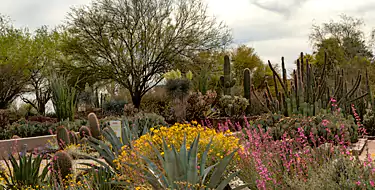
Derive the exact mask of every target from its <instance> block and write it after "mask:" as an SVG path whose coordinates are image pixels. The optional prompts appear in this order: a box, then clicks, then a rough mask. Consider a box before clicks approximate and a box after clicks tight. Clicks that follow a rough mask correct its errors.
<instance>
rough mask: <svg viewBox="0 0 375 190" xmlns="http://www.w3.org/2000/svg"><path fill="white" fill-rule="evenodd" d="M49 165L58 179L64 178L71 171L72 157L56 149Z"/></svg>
mask: <svg viewBox="0 0 375 190" xmlns="http://www.w3.org/2000/svg"><path fill="white" fill-rule="evenodd" d="M51 166H52V168H53V172H54V173H55V174H57V176H56V177H58V179H65V178H66V177H67V176H69V175H70V174H72V173H73V162H72V157H71V156H70V155H69V154H68V153H67V152H65V151H62V150H60V151H58V152H56V154H55V155H54V157H53V159H52V163H51Z"/></svg>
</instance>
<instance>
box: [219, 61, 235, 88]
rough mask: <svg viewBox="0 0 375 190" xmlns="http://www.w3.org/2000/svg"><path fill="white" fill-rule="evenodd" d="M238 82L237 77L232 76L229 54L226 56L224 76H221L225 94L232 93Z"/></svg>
mask: <svg viewBox="0 0 375 190" xmlns="http://www.w3.org/2000/svg"><path fill="white" fill-rule="evenodd" d="M235 84H236V79H235V78H233V79H232V77H231V73H230V61H229V56H228V55H225V56H224V76H221V77H220V85H221V87H222V88H223V89H224V95H231V88H232V87H233V86H234V85H235Z"/></svg>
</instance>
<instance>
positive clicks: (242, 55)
mask: <svg viewBox="0 0 375 190" xmlns="http://www.w3.org/2000/svg"><path fill="white" fill-rule="evenodd" d="M230 53H231V57H232V59H233V60H234V61H233V70H234V73H235V76H236V78H237V79H242V78H244V76H243V74H244V73H243V71H244V69H246V68H247V69H249V70H250V71H251V72H255V71H256V70H257V69H259V68H261V67H262V66H263V61H262V60H261V59H260V57H259V56H258V55H257V54H256V52H255V49H254V48H251V47H247V46H246V45H240V46H238V47H237V48H235V49H233V50H232V51H231V52H230ZM241 82H242V81H241ZM257 82H259V81H257Z"/></svg>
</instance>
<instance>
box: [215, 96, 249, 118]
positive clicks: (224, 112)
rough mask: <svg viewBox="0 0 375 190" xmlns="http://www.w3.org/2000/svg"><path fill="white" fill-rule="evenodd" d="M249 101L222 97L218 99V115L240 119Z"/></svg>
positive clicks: (234, 97)
mask: <svg viewBox="0 0 375 190" xmlns="http://www.w3.org/2000/svg"><path fill="white" fill-rule="evenodd" d="M248 105H249V101H248V100H247V99H246V98H242V97H239V96H233V97H232V96H228V95H225V96H222V97H221V98H220V99H219V103H218V108H219V110H220V115H221V116H224V117H240V116H243V115H244V114H245V110H246V107H247V106H248Z"/></svg>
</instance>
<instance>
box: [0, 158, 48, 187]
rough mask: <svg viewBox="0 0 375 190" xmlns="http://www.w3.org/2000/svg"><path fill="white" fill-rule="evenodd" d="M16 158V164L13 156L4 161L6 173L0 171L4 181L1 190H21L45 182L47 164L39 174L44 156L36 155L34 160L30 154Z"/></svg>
mask: <svg viewBox="0 0 375 190" xmlns="http://www.w3.org/2000/svg"><path fill="white" fill-rule="evenodd" d="M18 156H19V160H18V162H17V159H16V158H15V157H14V156H13V155H10V157H9V159H7V160H6V159H4V160H6V162H5V164H6V166H7V170H8V172H7V173H5V171H1V170H0V177H2V178H4V180H5V184H4V185H3V188H6V189H23V188H25V187H30V186H31V187H35V186H36V185H39V186H41V185H42V184H43V183H44V182H45V179H46V176H47V173H48V167H49V164H47V165H46V166H45V167H44V169H43V171H42V173H41V174H39V170H40V167H41V164H42V160H43V157H44V154H42V155H37V156H36V157H35V158H33V155H32V154H29V155H26V154H22V155H21V154H18Z"/></svg>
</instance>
